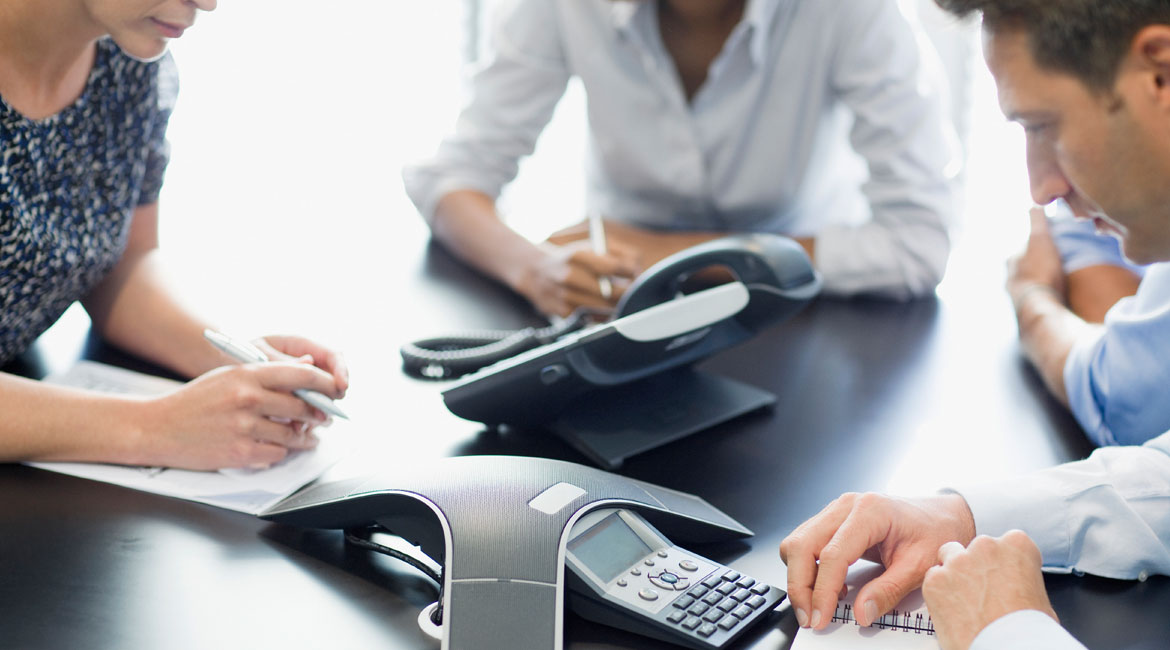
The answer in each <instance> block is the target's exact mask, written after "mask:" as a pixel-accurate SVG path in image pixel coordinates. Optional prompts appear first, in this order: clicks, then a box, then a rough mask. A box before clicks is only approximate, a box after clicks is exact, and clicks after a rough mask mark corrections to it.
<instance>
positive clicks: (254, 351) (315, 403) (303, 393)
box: [203, 329, 349, 420]
mask: <svg viewBox="0 0 1170 650" xmlns="http://www.w3.org/2000/svg"><path fill="white" fill-rule="evenodd" d="M203 337H204V338H206V339H207V340H208V341H210V342H211V344H212V345H214V346H215V347H217V348H219V349H220V351H222V352H223V353H225V354H227V355H228V356H230V357H232V358H233V359H235V360H236V361H239V362H241V363H268V362H269V361H271V359H269V358H268V355H267V354H265V353H264V351H262V350H261V349H260V348H258V347H256V346H255V345H252V344H251V343H249V342H247V341H241V340H238V339H233V338H231V337H230V336H227V335H226V334H223V333H220V332H216V331H215V330H209V329H208V330H203ZM293 394H294V395H296V396H297V397H299V398H301V399H302V400H304V401H305V403H307V404H309V405H310V406H312V407H314V408H317V409H320V410H321V411H322V412H324V413H326V414H328V415H333V416H336V417H339V418H344V419H347V420H348V419H349V416H348V415H346V414H345V413H344V412H343V411H342V410H341V409H339V408H337V405H336V404H334V403H333V400H331V399H329V398H328V397H326V396H325V395H323V394H321V393H318V392H317V391H313V390H308V389H305V388H298V389H295V390H294V391H293Z"/></svg>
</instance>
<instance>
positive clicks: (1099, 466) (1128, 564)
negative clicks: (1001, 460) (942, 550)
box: [956, 433, 1170, 650]
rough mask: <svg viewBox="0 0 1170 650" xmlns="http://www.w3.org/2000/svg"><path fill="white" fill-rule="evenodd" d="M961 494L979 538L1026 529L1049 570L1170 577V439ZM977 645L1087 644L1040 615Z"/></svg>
mask: <svg viewBox="0 0 1170 650" xmlns="http://www.w3.org/2000/svg"><path fill="white" fill-rule="evenodd" d="M956 491H957V492H958V493H959V494H961V495H962V496H963V498H964V499H966V500H967V504H968V505H969V506H970V507H971V513H972V514H973V515H974V516H975V531H976V533H978V534H980V535H991V536H999V535H1003V534H1004V533H1006V532H1007V531H1009V530H1012V529H1014V528H1018V529H1021V530H1023V531H1024V532H1026V533H1027V534H1028V536H1030V537H1031V538H1032V539H1033V540H1034V541H1035V542H1036V545H1037V546H1039V547H1040V552H1041V555H1042V557H1043V564H1044V569H1045V570H1046V571H1049V572H1059V573H1068V572H1077V573H1082V572H1083V573H1091V574H1093V575H1098V576H1103V577H1106V578H1116V579H1130V580H1132V579H1138V580H1144V579H1146V578H1147V577H1148V576H1150V575H1153V574H1159V575H1170V433H1165V434H1163V435H1161V436H1159V437H1157V438H1154V439H1153V440H1150V441H1149V442H1147V443H1146V444H1144V445H1142V446H1140V447H1103V448H1101V449H1098V450H1096V451H1094V452H1093V454H1092V455H1091V456H1089V457H1088V458H1087V459H1085V460H1082V461H1077V462H1073V463H1066V464H1064V465H1060V466H1057V467H1052V468H1049V469H1045V470H1041V471H1039V472H1034V473H1032V474H1027V475H1024V476H1022V477H1018V478H1015V479H1011V480H1007V481H1000V482H997V483H991V484H987V485H981V486H975V487H968V488H962V489H959V490H956ZM1061 635H1064V636H1063V637H1062V636H1061ZM1009 640H1010V643H1009ZM971 647H972V650H983V649H986V650H990V649H991V648H1003V649H1011V648H1080V647H1082V646H1081V645H1080V644H1079V643H1077V642H1076V641H1074V640H1073V639H1072V638H1071V637H1069V636H1068V635H1067V633H1066V632H1063V631H1062V630H1060V629H1059V626H1058V625H1056V623H1054V622H1053V621H1052V619H1050V618H1048V617H1047V616H1043V615H1040V616H1005V617H1003V618H1001V619H999V620H997V621H995V622H994V623H992V624H991V625H989V626H988V627H987V628H986V629H985V630H984V631H983V633H981V634H980V635H979V637H978V638H977V639H976V643H975V644H974V645H972V646H971Z"/></svg>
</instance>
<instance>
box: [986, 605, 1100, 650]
mask: <svg viewBox="0 0 1170 650" xmlns="http://www.w3.org/2000/svg"><path fill="white" fill-rule="evenodd" d="M1017 648H1018V649H1019V650H1085V646H1084V644H1082V643H1081V642H1080V641H1077V640H1076V639H1074V638H1073V635H1071V634H1069V633H1068V630H1066V629H1064V628H1063V627H1061V626H1060V624H1059V623H1057V622H1056V621H1054V620H1052V617H1051V616H1049V615H1047V614H1045V613H1044V612H1039V611H1036V610H1034V609H1024V610H1020V611H1016V612H1012V613H1010V614H1006V615H1004V616H1001V617H999V618H998V619H996V620H995V621H994V622H992V623H991V625H988V626H987V627H985V628H983V631H982V632H980V633H979V636H976V637H975V640H974V641H973V642H972V643H971V648H970V650H1015V649H1017Z"/></svg>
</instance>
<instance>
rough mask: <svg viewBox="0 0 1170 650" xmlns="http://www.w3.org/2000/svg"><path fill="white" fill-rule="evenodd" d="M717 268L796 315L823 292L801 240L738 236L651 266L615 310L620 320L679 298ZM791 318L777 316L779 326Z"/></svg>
mask: <svg viewBox="0 0 1170 650" xmlns="http://www.w3.org/2000/svg"><path fill="white" fill-rule="evenodd" d="M715 266H719V267H726V268H727V269H728V270H730V271H731V272H732V274H733V275H734V276H735V280H736V281H738V282H740V283H742V284H743V285H745V286H747V287H748V289H749V290H750V291H768V292H769V293H772V292H775V293H774V295H776V297H777V298H780V297H783V298H784V299H786V300H788V301H790V302H792V303H794V304H793V305H792V306H793V307H795V308H796V309H799V307H802V306H803V303H804V301H805V300H807V299H810V298H812V296H814V295H816V293H817V291H819V289H820V281H819V278H818V277H817V274H816V271H814V270H813V267H812V263H811V262H810V261H809V259H808V255H807V254H806V253H805V251H804V248H803V247H801V246H800V244H798V243H797V242H796V241H795V240H792V239H789V238H788V237H782V236H780V235H770V234H762V233H758V234H750V235H733V236H729V237H722V238H720V239H715V240H712V241H709V242H705V243H702V244H698V245H696V246H692V247H690V248H687V249H685V250H682V251H679V252H678V253H675V254H674V255H671V256H669V257H666V258H664V259H662V260H661V261H659V262H658V263H657V264H655V265H654V266H651V267H650V268H649V269H647V270H646V271H645V272H644V273H642V274H641V275H640V276H638V278H637V279H635V280H634V282H633V284H631V285H630V287H629V288H628V289H627V290H626V293H625V294H624V295H623V296H622V299H621V300H620V301H619V302H618V305H617V308H616V309H615V310H614V318H615V319H617V318H621V317H623V316H628V315H630V314H633V313H636V312H639V311H642V310H643V309H646V308H648V307H653V306H654V305H658V304H661V303H664V302H667V301H669V300H674V299H676V298H678V297H679V296H680V295H681V294H682V285H683V283H684V282H685V281H686V280H687V279H689V278H690V277H691V276H692V275H693V274H694V273H697V272H699V271H702V270H704V269H708V268H711V267H715ZM756 297H757V296H755V295H753V296H752V298H753V299H755V298H756ZM761 297H762V296H761ZM770 306H771V307H773V308H774V307H775V305H770ZM765 309H767V308H765ZM787 315H788V313H780V314H776V313H772V318H774V319H776V320H779V319H781V318H784V317H785V316H787Z"/></svg>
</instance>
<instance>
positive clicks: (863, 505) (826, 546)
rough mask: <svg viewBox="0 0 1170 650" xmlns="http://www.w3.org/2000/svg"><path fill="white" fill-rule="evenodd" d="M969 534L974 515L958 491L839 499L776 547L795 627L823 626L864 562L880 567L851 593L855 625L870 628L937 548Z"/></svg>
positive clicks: (914, 583) (914, 582)
mask: <svg viewBox="0 0 1170 650" xmlns="http://www.w3.org/2000/svg"><path fill="white" fill-rule="evenodd" d="M974 536H975V521H974V518H973V517H972V515H971V511H970V509H969V508H968V507H967V502H966V501H964V500H963V497H961V496H959V495H957V494H950V495H944V496H938V497H928V498H921V499H898V498H894V497H888V496H883V495H880V494H845V495H843V496H841V497H840V498H838V499H837V500H836V501H834V502H832V503H830V504H829V505H828V506H826V507H825V509H824V510H822V511H821V512H820V513H819V514H817V515H816V516H815V517H813V518H812V519H809V520H808V521H806V522H804V523H803V524H801V525H800V526H799V527H798V528H797V529H796V530H795V531H793V532H792V534H791V535H789V536H788V537H787V538H786V539H785V540H784V541H783V542H781V544H780V557H781V558H782V559H783V560H784V562H785V564H787V565H788V599H789V600H790V601H792V607H793V609H794V610H795V612H796V620H797V622H799V623H800V625H801V627H812V628H815V629H823V628H824V627H825V626H826V625H828V623H829V619H830V618H832V614H833V610H834V609H835V608H836V605H837V599H838V597H839V596H840V594H841V590H842V588H843V587H844V586H845V574H846V572H847V570H848V569H849V566H850V565H851V564H853V563H854V562H856V561H857V560H858V559H861V558H863V557H864V558H865V559H868V560H872V561H874V562H880V563H881V564H883V565H884V566H885V567H886V570H885V572H884V573H882V574H881V575H880V576H878V577H877V578H875V579H873V580H872V581H870V582H869V583H867V584H865V585H864V586H862V588H861V590H860V591H859V592H858V594H857V600H856V609H855V611H856V616H857V622H858V623H860V624H861V625H869V624H870V623H872V622H873V621H875V620H877V618H878V617H880V616H882V615H883V614H885V613H886V612H888V611H890V610H891V609H893V608H894V606H896V605H897V604H898V602H899V601H901V600H902V598H904V597H905V596H906V594H908V593H910V592H911V591H913V590H914V589H917V588H918V587H919V586H920V585H921V584H922V578H923V576H925V575H926V571H927V570H928V569H930V568H931V567H932V566H934V565H935V564H936V563H937V560H938V549H939V547H940V546H942V545H943V544H944V543H946V542H949V541H958V542H962V543H966V542H968V541H970V540H971V538H972V537H974Z"/></svg>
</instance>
